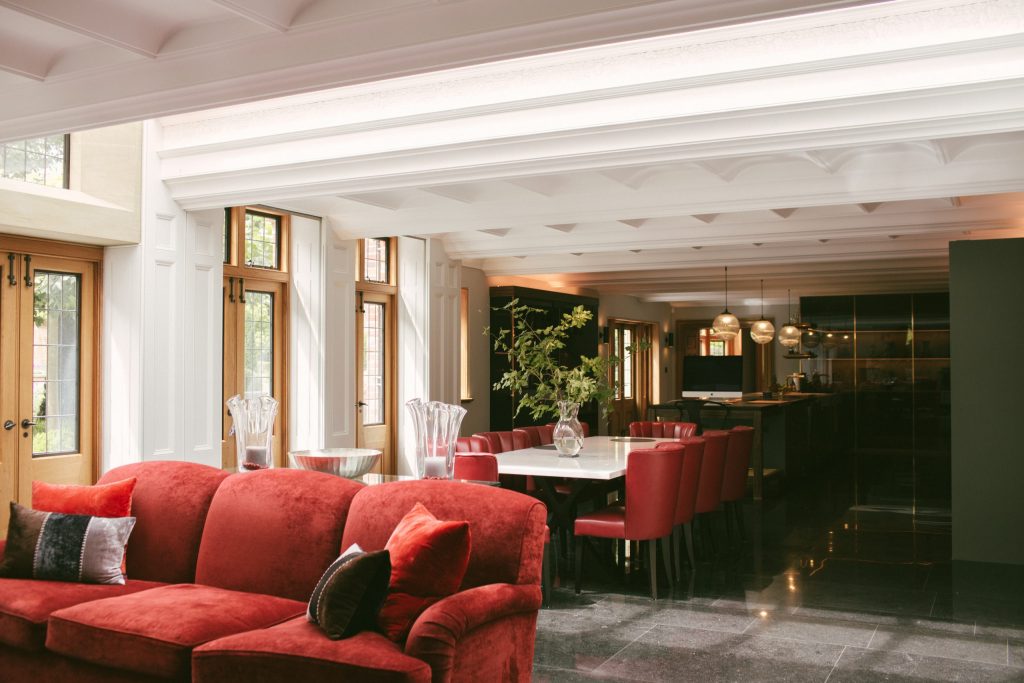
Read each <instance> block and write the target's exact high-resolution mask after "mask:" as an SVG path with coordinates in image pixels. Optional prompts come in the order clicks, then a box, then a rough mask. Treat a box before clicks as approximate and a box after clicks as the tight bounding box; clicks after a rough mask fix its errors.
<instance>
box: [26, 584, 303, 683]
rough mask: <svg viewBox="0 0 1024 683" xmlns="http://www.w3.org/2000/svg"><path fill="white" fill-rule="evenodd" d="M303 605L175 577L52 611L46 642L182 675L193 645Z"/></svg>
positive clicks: (138, 668)
mask: <svg viewBox="0 0 1024 683" xmlns="http://www.w3.org/2000/svg"><path fill="white" fill-rule="evenodd" d="M305 611H306V604H305V603H302V602H298V601H296V600H288V599H286V598H278V597H275V596H271V595H260V594H256V593H242V592H239V591H231V590H226V589H224V588H214V587H212V586H201V585H196V584H178V585H173V586H164V587H161V588H155V589H153V590H151V591H146V592H145V593H136V594H132V595H125V596H121V597H117V598H110V599H107V600H97V601H95V602H91V603H88V604H84V605H77V606H75V607H69V608H67V609H63V610H59V611H57V612H54V613H53V614H52V615H50V624H49V628H48V632H47V634H46V647H47V649H50V650H53V651H54V652H57V653H59V654H62V655H66V656H68V657H74V658H75V659H81V660H84V661H87V662H91V663H93V664H99V665H101V666H109V667H113V668H116V669H126V670H129V671H134V672H137V673H142V674H148V675H151V676H163V677H167V678H178V677H182V676H187V674H188V672H189V668H190V659H191V654H192V648H194V647H196V646H197V645H201V644H202V643H205V642H208V641H211V640H216V639H217V638H221V637H223V636H227V635H231V634H234V633H241V632H242V631H248V630H251V629H260V628H266V627H268V626H273V625H274V624H278V623H280V622H282V621H285V620H287V619H290V618H292V617H294V616H296V615H298V614H303V613H304V612H305Z"/></svg>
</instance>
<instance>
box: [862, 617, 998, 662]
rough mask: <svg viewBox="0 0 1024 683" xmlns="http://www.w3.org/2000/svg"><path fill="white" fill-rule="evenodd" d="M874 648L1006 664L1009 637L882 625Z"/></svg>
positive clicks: (875, 639) (872, 641) (872, 642)
mask: <svg viewBox="0 0 1024 683" xmlns="http://www.w3.org/2000/svg"><path fill="white" fill-rule="evenodd" d="M870 648H871V649H873V650H889V651H898V652H909V653H911V654H919V655H925V656H928V657H947V658H950V659H959V660H969V661H975V662H986V663H988V664H1003V665H1005V664H1006V640H1005V639H1000V638H985V637H978V636H967V635H964V634H957V633H948V632H940V631H934V630H927V629H921V628H905V627H900V626H880V627H879V628H878V630H877V631H876V632H875V637H874V638H872V640H871V645H870Z"/></svg>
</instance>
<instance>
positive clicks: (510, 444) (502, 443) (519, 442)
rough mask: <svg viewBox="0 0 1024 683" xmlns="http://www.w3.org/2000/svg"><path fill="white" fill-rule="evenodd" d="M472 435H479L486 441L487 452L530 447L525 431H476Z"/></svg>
mask: <svg viewBox="0 0 1024 683" xmlns="http://www.w3.org/2000/svg"><path fill="white" fill-rule="evenodd" d="M473 436H475V437H480V438H482V439H484V440H485V441H486V442H487V448H485V449H484V451H485V452H487V453H504V452H506V451H518V450H519V449H520V448H529V447H530V437H528V436H527V435H526V433H525V432H521V431H517V430H512V431H507V432H477V433H476V434H474V435H473Z"/></svg>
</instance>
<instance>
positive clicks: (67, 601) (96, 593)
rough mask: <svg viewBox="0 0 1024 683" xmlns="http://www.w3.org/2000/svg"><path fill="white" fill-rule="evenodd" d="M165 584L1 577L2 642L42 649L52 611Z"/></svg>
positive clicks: (0, 616) (24, 648)
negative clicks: (101, 582)
mask: <svg viewBox="0 0 1024 683" xmlns="http://www.w3.org/2000/svg"><path fill="white" fill-rule="evenodd" d="M163 585H165V584H162V583H158V582H156V581H132V580H129V581H128V582H127V583H125V584H124V585H116V584H92V583H66V582H63V581H36V580H34V579H0V643H4V644H5V645H10V646H12V647H17V648H21V649H23V650H42V649H43V647H44V645H45V644H46V623H47V620H48V619H49V618H50V615H51V614H52V613H53V612H56V611H57V610H60V609H64V608H65V607H71V606H73V605H78V604H81V603H83V602H89V601H91V600H100V599H102V598H112V597H118V596H122V595H128V594H130V593H137V592H139V591H144V590H148V589H150V588H157V587H160V586H163Z"/></svg>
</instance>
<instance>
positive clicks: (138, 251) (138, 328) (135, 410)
mask: <svg viewBox="0 0 1024 683" xmlns="http://www.w3.org/2000/svg"><path fill="white" fill-rule="evenodd" d="M141 282H142V247H140V246H130V247H108V248H106V249H104V250H103V306H102V316H103V320H102V337H101V339H102V341H101V344H100V353H101V358H100V364H101V368H102V374H101V376H100V392H101V397H102V406H103V409H102V415H101V420H102V425H101V437H100V442H101V448H100V454H101V456H100V457H101V461H100V470H101V471H103V472H106V471H107V470H109V469H111V468H114V467H118V466H120V465H126V464H128V463H131V462H136V461H138V460H139V457H140V455H141V453H142V429H141V420H142V400H141V398H142V297H143V287H142V286H140V283H141Z"/></svg>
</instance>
